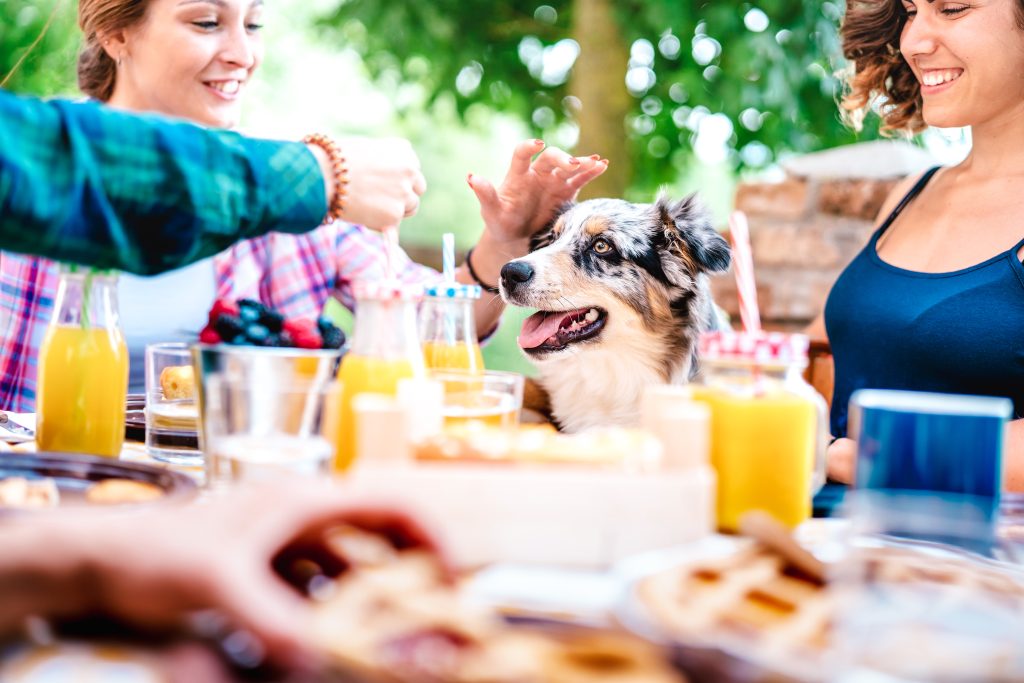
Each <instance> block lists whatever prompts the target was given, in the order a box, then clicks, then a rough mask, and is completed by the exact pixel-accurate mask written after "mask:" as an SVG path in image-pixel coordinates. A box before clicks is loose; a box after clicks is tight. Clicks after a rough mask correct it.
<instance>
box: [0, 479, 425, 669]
mask: <svg viewBox="0 0 1024 683" xmlns="http://www.w3.org/2000/svg"><path fill="white" fill-rule="evenodd" d="M341 524H344V525H349V526H353V527H358V528H360V529H364V530H367V531H371V532H375V533H379V534H381V535H384V536H386V537H387V538H389V539H390V540H391V542H392V543H393V544H394V545H395V546H396V547H398V548H399V549H405V548H423V549H427V550H435V551H436V549H437V547H436V545H435V543H434V542H433V540H432V538H431V536H430V535H429V534H428V533H427V532H425V531H424V530H423V529H422V528H421V527H420V526H419V525H418V524H417V523H416V522H415V521H413V520H412V519H411V518H409V517H408V516H406V515H404V514H402V513H401V512H398V511H396V510H394V509H390V508H386V507H381V506H376V505H363V504H359V503H353V502H351V501H350V499H349V498H347V497H345V496H342V495H341V494H340V492H339V491H338V490H337V489H336V488H334V487H333V486H331V485H329V484H327V483H324V482H318V481H299V480H296V481H287V482H281V483H276V484H275V485H274V486H273V487H272V488H271V487H258V488H246V489H238V490H234V491H231V492H229V493H225V494H222V495H220V496H218V497H215V498H213V499H211V500H208V501H203V502H201V503H198V504H194V505H190V506H188V507H177V506H170V505H168V506H163V507H161V506H154V507H153V508H151V509H148V510H145V511H139V512H137V513H132V514H131V515H124V514H123V513H121V514H116V515H111V514H109V513H108V514H104V513H102V512H98V511H97V512H93V511H91V510H83V509H82V508H76V509H75V511H74V512H71V511H56V512H53V513H50V514H38V515H35V516H32V517H21V518H18V519H17V520H16V521H14V522H12V523H8V524H7V525H6V526H4V527H3V528H0V546H3V547H4V548H5V549H6V551H5V553H4V555H3V558H2V559H0V636H2V635H3V634H5V633H6V634H10V633H12V632H16V631H17V629H18V628H20V627H21V625H22V622H23V621H24V619H25V617H27V616H30V615H39V616H43V617H50V618H57V619H62V618H81V617H86V616H93V615H99V616H103V617H107V618H111V619H113V620H115V621H116V622H118V623H121V624H123V625H124V626H126V627H128V628H130V629H131V630H133V631H138V632H141V633H153V634H170V635H175V634H183V635H192V636H195V635H199V636H202V637H204V638H210V639H216V640H219V641H221V642H222V643H224V642H229V641H228V640H226V639H227V638H228V637H230V638H231V639H232V640H231V641H230V642H233V643H234V645H235V647H236V648H237V650H238V651H237V652H235V653H233V654H235V655H236V659H237V660H238V661H240V662H242V663H244V664H246V665H252V666H256V665H259V664H262V663H264V662H269V663H271V664H273V665H276V666H280V667H283V668H285V669H294V668H298V669H305V668H307V667H309V666H312V663H313V662H315V661H316V653H314V652H311V651H309V645H308V644H309V643H310V642H311V640H312V639H311V637H310V634H311V620H312V609H311V603H310V602H309V601H308V599H307V598H305V597H303V595H302V594H301V592H300V591H299V590H297V589H296V587H295V586H294V585H289V583H288V582H287V581H286V580H285V577H282V576H281V575H280V574H278V573H277V572H275V570H274V565H275V562H276V560H277V559H278V558H280V557H281V556H282V555H290V556H291V557H292V559H295V558H298V557H305V558H307V559H308V561H309V562H312V563H314V564H315V565H317V566H319V567H321V568H322V572H323V573H324V574H326V575H328V576H334V575H337V574H339V573H340V572H342V571H344V569H345V568H346V563H345V560H344V558H341V557H336V556H333V554H332V550H331V546H330V545H329V544H328V543H327V542H326V540H327V539H326V532H327V531H329V530H330V529H331V528H333V527H337V526H338V525H341ZM290 578H299V577H290ZM229 654H231V653H229Z"/></svg>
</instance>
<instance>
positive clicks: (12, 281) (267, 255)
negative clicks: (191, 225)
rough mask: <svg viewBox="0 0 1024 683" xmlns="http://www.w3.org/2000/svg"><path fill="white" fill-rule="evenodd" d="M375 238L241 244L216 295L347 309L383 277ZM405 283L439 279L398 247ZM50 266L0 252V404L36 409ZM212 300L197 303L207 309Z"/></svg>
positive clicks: (302, 312)
mask: <svg viewBox="0 0 1024 683" xmlns="http://www.w3.org/2000/svg"><path fill="white" fill-rule="evenodd" d="M384 254H385V252H384V248H383V243H382V242H381V236H380V234H379V233H376V232H373V231H372V230H369V229H367V228H364V227H362V226H358V225H350V224H347V223H332V224H330V225H324V226H321V227H320V228H317V229H316V230H314V231H312V232H310V233H306V234H304V235H285V234H281V233H270V234H268V235H265V236H263V237H258V238H255V239H250V240H244V241H242V242H239V243H238V244H236V245H234V246H233V247H231V248H230V249H227V250H226V251H223V252H221V253H220V254H218V255H217V256H215V257H214V272H215V273H216V279H217V282H216V287H217V297H218V298H229V299H232V300H235V299H241V298H247V299H258V300H260V301H262V302H263V303H265V304H268V305H270V306H273V307H274V308H276V309H277V310H279V311H281V313H283V314H284V315H285V316H286V317H289V318H296V317H298V318H309V317H315V316H317V315H319V314H320V311H321V310H322V309H323V306H324V303H325V302H326V301H327V298H328V297H329V296H331V295H332V294H333V295H334V296H335V297H336V298H337V299H338V300H339V301H341V302H342V303H343V304H344V305H345V306H346V307H348V308H349V309H352V308H353V307H354V305H355V300H354V297H353V295H352V284H353V282H354V281H355V280H357V279H380V278H383V277H384V275H385V270H384V269H385V255H384ZM396 256H397V257H398V263H397V268H398V270H399V273H400V276H401V278H402V280H404V281H406V282H418V283H423V284H427V283H432V282H437V281H439V280H440V278H441V276H440V274H439V273H438V272H437V271H435V270H432V269H430V268H427V267H425V266H421V265H418V264H416V263H414V262H413V261H411V260H410V259H409V257H408V256H407V255H406V254H405V252H402V251H401V250H398V251H397V252H396ZM59 280H60V278H59V274H58V264H57V263H56V262H54V261H48V260H46V259H42V258H37V257H34V256H22V255H20V254H9V253H3V252H0V320H6V321H7V324H6V326H5V327H4V333H3V338H2V339H0V407H2V409H4V410H12V411H16V412H31V411H33V410H35V400H36V372H37V366H36V359H37V357H38V355H39V347H40V346H41V345H42V343H43V337H44V336H45V334H46V327H47V325H48V324H49V322H50V318H51V316H52V315H53V304H54V299H55V298H56V296H57V285H58V283H59ZM211 303H212V302H210V301H196V302H195V306H197V307H199V308H201V309H203V310H205V309H206V308H209V306H210V304H211Z"/></svg>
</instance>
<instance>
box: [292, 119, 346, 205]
mask: <svg viewBox="0 0 1024 683" xmlns="http://www.w3.org/2000/svg"><path fill="white" fill-rule="evenodd" d="M302 141H303V142H304V143H306V144H307V145H316V146H317V147H319V148H320V149H322V150H323V151H324V152H325V153H326V154H327V162H328V164H329V165H330V167H331V172H332V173H333V174H334V199H332V200H331V205H330V206H329V207H327V215H326V216H325V217H324V222H325V223H330V222H333V221H336V220H339V219H340V218H341V214H342V213H344V211H345V194H346V192H347V190H348V165H347V164H346V162H345V156H344V155H343V154H342V153H341V147H339V146H338V143H336V142H335V141H334V140H333V139H331V138H329V137H328V136H326V135H324V134H322V133H313V134H312V135H307V136H306V137H304V138H302Z"/></svg>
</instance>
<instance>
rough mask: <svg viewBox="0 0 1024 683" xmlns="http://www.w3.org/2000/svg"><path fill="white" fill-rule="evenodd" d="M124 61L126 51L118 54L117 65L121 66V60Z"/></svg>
mask: <svg viewBox="0 0 1024 683" xmlns="http://www.w3.org/2000/svg"><path fill="white" fill-rule="evenodd" d="M123 61H124V53H121V54H119V55H118V56H117V65H118V66H121V62H123Z"/></svg>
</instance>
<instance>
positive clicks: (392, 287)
mask: <svg viewBox="0 0 1024 683" xmlns="http://www.w3.org/2000/svg"><path fill="white" fill-rule="evenodd" d="M352 291H353V293H354V294H355V297H356V299H360V300H364V301H365V300H372V301H419V300H420V299H422V298H423V285H419V284H410V283H405V282H401V281H399V280H357V281H356V282H355V283H354V284H353V285H352Z"/></svg>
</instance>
